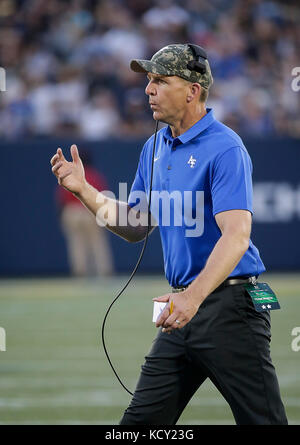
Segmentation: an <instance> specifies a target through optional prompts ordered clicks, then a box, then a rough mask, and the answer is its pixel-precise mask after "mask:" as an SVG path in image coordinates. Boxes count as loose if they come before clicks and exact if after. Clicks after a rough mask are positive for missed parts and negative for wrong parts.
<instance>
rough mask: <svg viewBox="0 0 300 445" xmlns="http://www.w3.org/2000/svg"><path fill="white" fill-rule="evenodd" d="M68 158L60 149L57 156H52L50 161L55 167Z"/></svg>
mask: <svg viewBox="0 0 300 445" xmlns="http://www.w3.org/2000/svg"><path fill="white" fill-rule="evenodd" d="M65 160H66V158H65V157H64V155H63V152H62V149H61V148H58V149H57V151H56V153H55V155H54V156H52V158H51V160H50V164H51V165H52V166H53V165H55V164H56V162H57V161H65Z"/></svg>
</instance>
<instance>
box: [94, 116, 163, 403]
mask: <svg viewBox="0 0 300 445" xmlns="http://www.w3.org/2000/svg"><path fill="white" fill-rule="evenodd" d="M158 124H159V121H156V127H155V134H154V141H153V150H152V160H151V176H150V191H149V200H148V226H147V232H146V236H145V240H144V244H143V248H142V250H141V253H140V256H139V259H138V261H137V263H136V265H135V267H134V269H133V271H132V273H131V275H130V277H129V279H128V281H127V283H126V284H125V286H124V287H123V288H122V289H121V291H120V292H119V293H118V295H117V296H116V297H115V298H114V300H113V301H112V302H111V304H110V306H109V307H108V309H107V311H106V314H105V316H104V319H103V323H102V332H101V334H102V345H103V349H104V352H105V355H106V358H107V360H108V363H109V364H110V367H111V369H112V370H113V372H114V374H115V376H116V378H117V379H118V381H119V383H120V384H121V385H122V386H123V388H124V389H125V391H127V392H128V393H129V394H131V395H133V393H132V392H131V391H129V389H128V388H127V387H126V386H125V385H124V383H123V382H122V380H121V379H120V377H119V375H118V373H117V371H116V370H115V368H114V366H113V364H112V361H111V359H110V357H109V354H108V351H107V348H106V345H105V336H104V331H105V323H106V320H107V317H108V314H109V312H110V310H111V308H112V306H113V305H114V304H115V302H116V301H117V300H118V298H119V297H120V296H121V294H122V293H123V292H124V290H125V289H126V287H127V286H128V285H129V283H130V281H131V280H132V278H133V276H134V274H135V273H136V271H137V269H138V267H139V265H140V263H141V261H142V258H143V255H144V252H145V249H146V245H147V242H148V236H149V232H150V226H151V212H150V208H151V192H152V180H153V165H154V155H155V147H156V138H157V131H158Z"/></svg>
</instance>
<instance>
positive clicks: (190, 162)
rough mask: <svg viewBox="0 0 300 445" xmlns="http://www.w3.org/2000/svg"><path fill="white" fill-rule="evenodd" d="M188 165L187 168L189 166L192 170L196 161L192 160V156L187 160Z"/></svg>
mask: <svg viewBox="0 0 300 445" xmlns="http://www.w3.org/2000/svg"><path fill="white" fill-rule="evenodd" d="M188 164H189V166H190V167H191V168H194V167H195V164H196V159H195V158H193V155H191V157H190V159H189V160H188Z"/></svg>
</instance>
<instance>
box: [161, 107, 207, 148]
mask: <svg viewBox="0 0 300 445" xmlns="http://www.w3.org/2000/svg"><path fill="white" fill-rule="evenodd" d="M206 111H207V113H206V115H205V116H203V117H202V118H201V119H200V120H198V122H196V123H195V124H194V125H193V126H192V127H191V128H189V129H188V130H187V131H186V132H184V133H183V134H181V135H180V136H178V137H176V138H173V136H172V132H171V128H170V126H168V127H167V129H166V131H165V134H164V137H165V139H168V140H169V141H171V142H173V143H174V142H175V143H176V142H177V141H178V142H177V143H176V145H178V144H179V143H180V142H181V143H182V144H185V143H186V142H189V141H190V140H192V139H194V137H196V136H198V135H199V134H200V133H202V131H204V130H206V129H207V128H208V127H209V126H210V125H211V124H212V123H213V122H214V121H215V116H214V113H213V110H212V108H206Z"/></svg>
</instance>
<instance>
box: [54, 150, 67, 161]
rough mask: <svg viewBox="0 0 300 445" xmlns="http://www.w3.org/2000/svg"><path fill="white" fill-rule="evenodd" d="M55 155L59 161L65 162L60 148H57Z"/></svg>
mask: <svg viewBox="0 0 300 445" xmlns="http://www.w3.org/2000/svg"><path fill="white" fill-rule="evenodd" d="M56 153H57V154H58V158H59V160H60V161H66V158H65V157H64V154H63V152H62V149H61V148H58V149H57V152H56Z"/></svg>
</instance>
